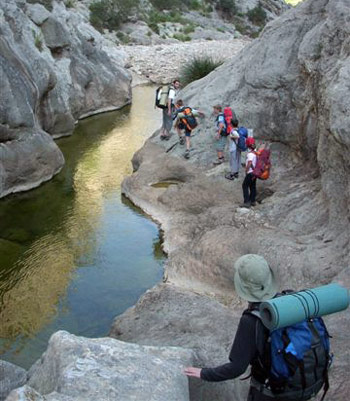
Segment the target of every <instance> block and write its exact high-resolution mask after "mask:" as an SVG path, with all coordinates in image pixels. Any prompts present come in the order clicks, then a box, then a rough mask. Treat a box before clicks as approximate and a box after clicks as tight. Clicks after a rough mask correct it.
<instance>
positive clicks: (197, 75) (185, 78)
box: [180, 56, 223, 85]
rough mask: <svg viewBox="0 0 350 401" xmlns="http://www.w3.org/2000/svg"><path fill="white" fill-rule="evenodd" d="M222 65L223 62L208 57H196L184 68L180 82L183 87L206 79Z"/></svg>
mask: <svg viewBox="0 0 350 401" xmlns="http://www.w3.org/2000/svg"><path fill="white" fill-rule="evenodd" d="M222 63H223V61H221V60H214V59H212V58H211V57H208V56H201V57H194V58H193V59H192V60H190V61H188V62H187V63H186V64H185V65H184V66H183V68H182V70H181V74H180V75H181V77H180V81H181V83H182V84H183V85H188V84H189V83H191V82H193V81H196V80H197V79H201V78H203V77H205V76H206V75H208V74H209V73H210V72H212V71H213V70H215V68H217V67H219V66H220V65H221V64H222Z"/></svg>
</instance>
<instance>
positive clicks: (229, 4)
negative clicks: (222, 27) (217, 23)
mask: <svg viewBox="0 0 350 401" xmlns="http://www.w3.org/2000/svg"><path fill="white" fill-rule="evenodd" d="M216 9H217V10H219V11H221V13H222V14H223V15H224V16H226V17H228V18H231V17H233V16H234V15H235V14H236V13H237V7H236V3H235V0H219V1H218V2H217V4H216Z"/></svg>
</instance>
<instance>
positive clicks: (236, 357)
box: [201, 313, 267, 382]
mask: <svg viewBox="0 0 350 401" xmlns="http://www.w3.org/2000/svg"><path fill="white" fill-rule="evenodd" d="M266 338H267V332H266V328H265V327H264V326H263V324H262V323H261V321H260V319H258V318H257V317H256V316H253V315H251V314H249V313H244V314H243V315H242V317H241V320H240V322H239V325H238V329H237V332H236V336H235V339H234V341H233V345H232V348H231V351H230V355H229V360H230V362H228V363H225V364H224V365H220V366H217V367H216V368H204V369H202V371H201V379H203V380H207V381H212V382H217V381H223V380H228V379H234V378H236V377H238V376H240V375H241V374H243V373H244V372H245V371H246V370H247V367H248V366H249V365H252V376H253V377H255V378H256V379H257V380H259V381H260V382H264V376H265V375H264V373H263V370H262V368H261V364H260V362H259V358H258V356H259V355H260V356H261V355H263V352H264V346H265V340H266Z"/></svg>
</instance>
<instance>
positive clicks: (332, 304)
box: [260, 283, 350, 330]
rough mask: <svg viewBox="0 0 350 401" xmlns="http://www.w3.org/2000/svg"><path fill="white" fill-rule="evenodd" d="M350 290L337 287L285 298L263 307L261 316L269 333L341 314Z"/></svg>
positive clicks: (299, 293)
mask: <svg viewBox="0 0 350 401" xmlns="http://www.w3.org/2000/svg"><path fill="white" fill-rule="evenodd" d="M349 298H350V294H349V290H348V289H347V288H344V287H342V286H341V285H339V284H337V283H332V284H328V285H324V286H322V287H317V288H313V289H310V290H304V291H300V292H296V293H294V294H288V295H283V296H280V297H277V298H273V299H270V300H268V301H264V302H262V303H261V304H260V315H261V320H262V322H263V323H264V325H265V326H266V327H267V328H268V329H269V330H276V329H280V328H282V327H286V326H290V325H292V324H296V323H300V322H302V321H303V320H305V319H310V318H313V317H319V316H324V315H329V314H331V313H336V312H340V311H342V310H344V309H346V308H347V307H348V306H349Z"/></svg>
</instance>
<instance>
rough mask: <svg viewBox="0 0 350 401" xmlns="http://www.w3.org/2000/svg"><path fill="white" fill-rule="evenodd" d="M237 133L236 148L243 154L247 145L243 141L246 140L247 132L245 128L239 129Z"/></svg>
mask: <svg viewBox="0 0 350 401" xmlns="http://www.w3.org/2000/svg"><path fill="white" fill-rule="evenodd" d="M237 132H238V133H239V138H238V141H237V147H238V149H239V150H241V151H242V152H245V151H246V150H247V145H246V143H245V140H246V139H247V138H248V130H247V128H245V127H239V128H238V130H237Z"/></svg>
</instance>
